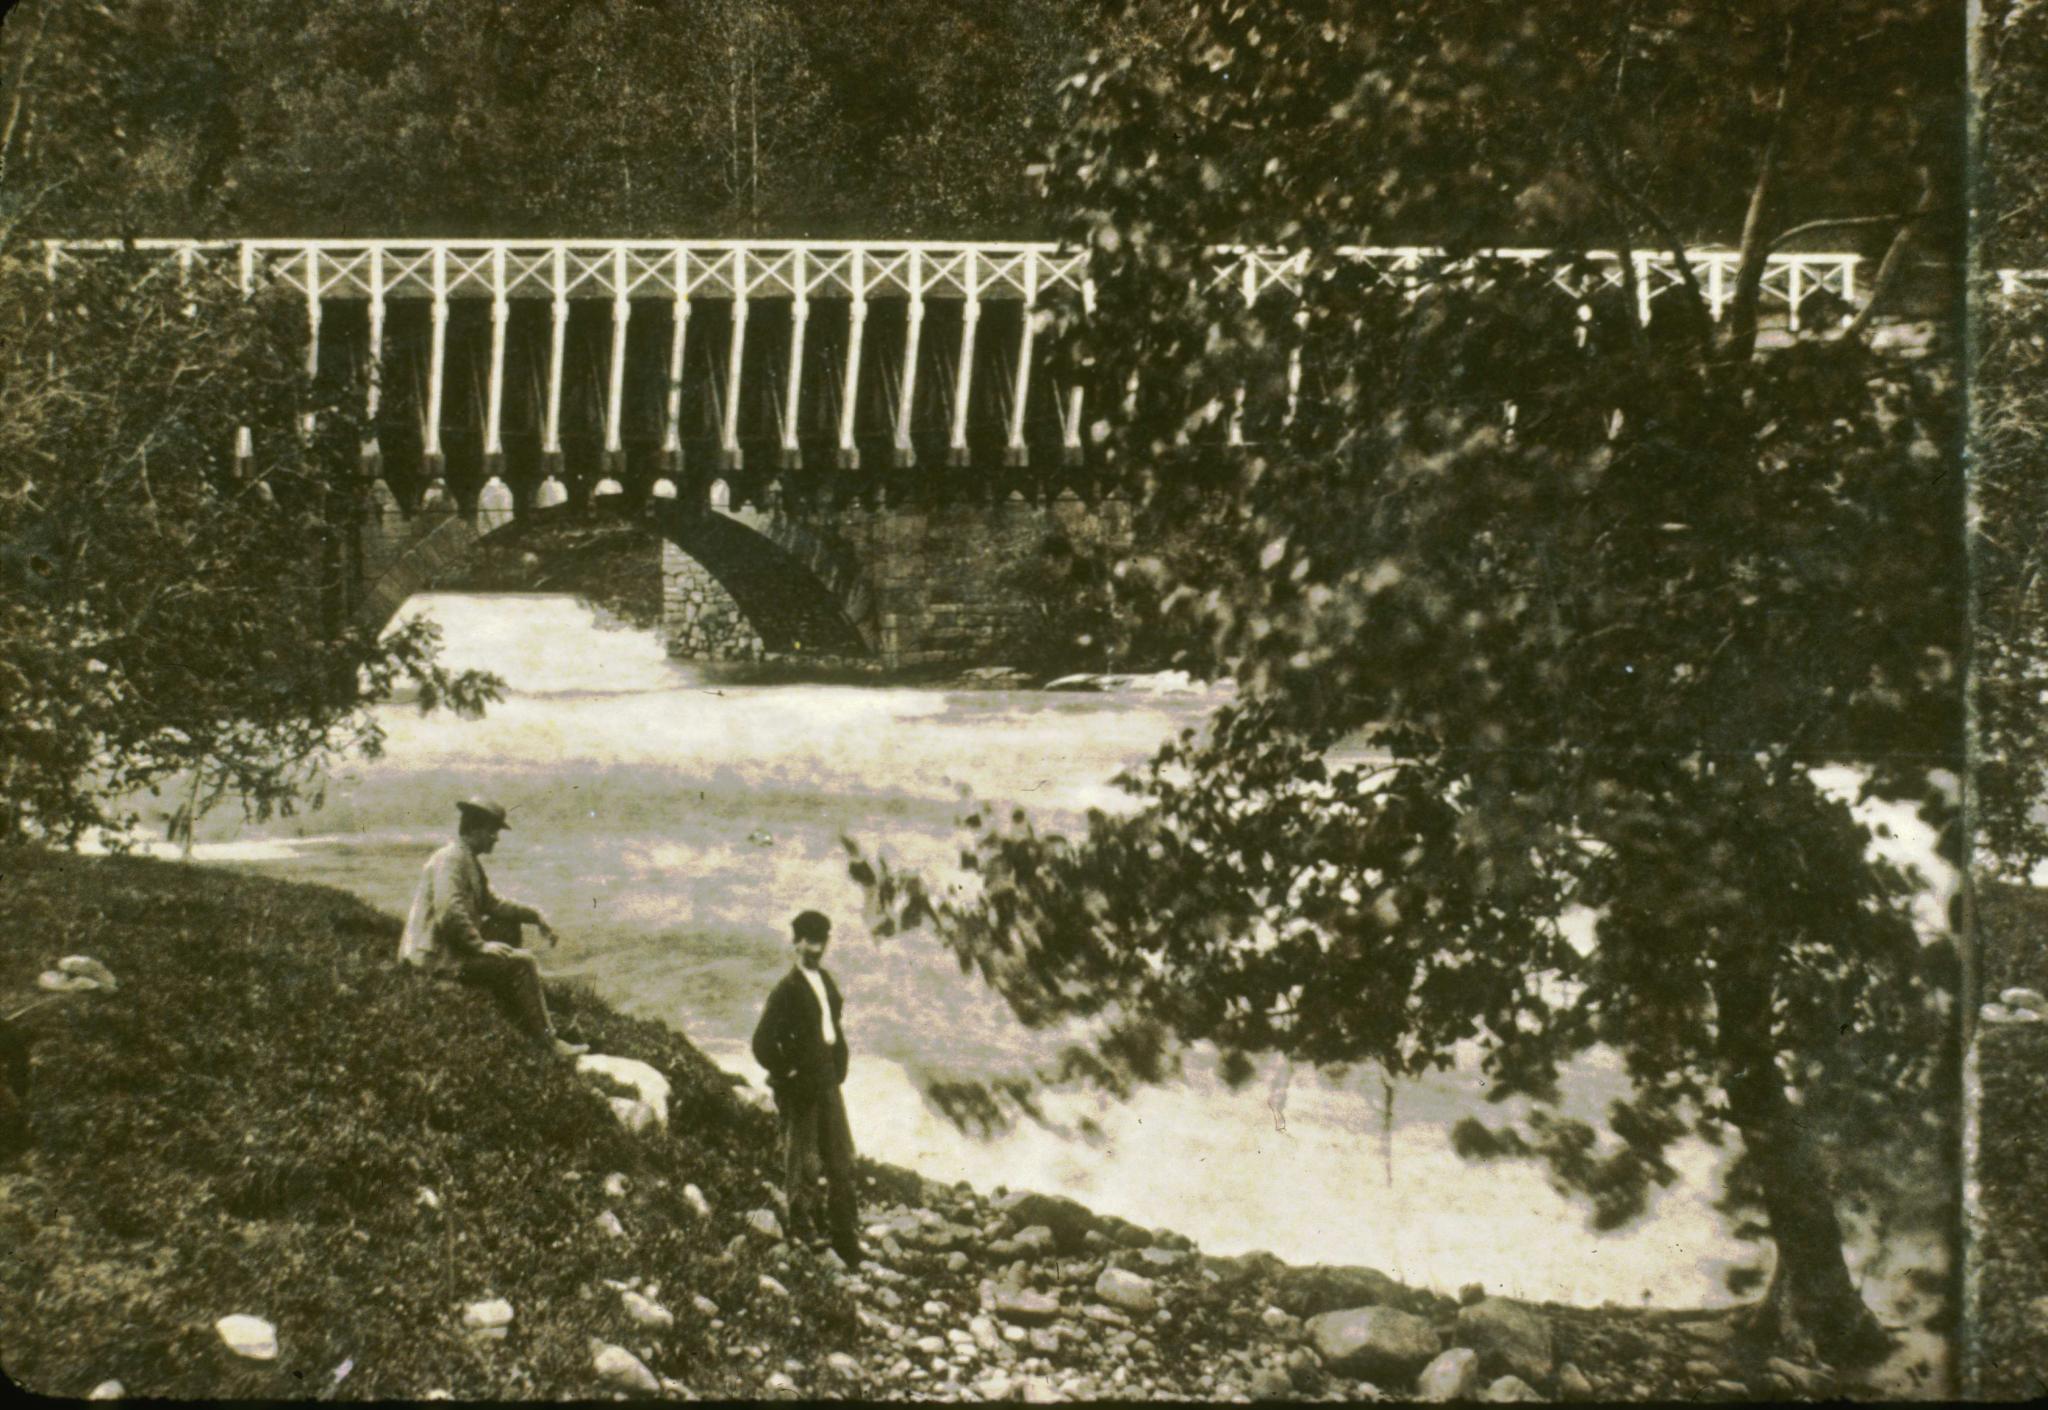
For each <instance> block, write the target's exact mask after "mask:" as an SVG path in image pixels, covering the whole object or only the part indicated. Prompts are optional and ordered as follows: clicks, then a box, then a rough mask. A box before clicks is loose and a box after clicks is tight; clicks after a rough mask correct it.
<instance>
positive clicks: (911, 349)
mask: <svg viewBox="0 0 2048 1410" xmlns="http://www.w3.org/2000/svg"><path fill="white" fill-rule="evenodd" d="M923 331H924V259H923V256H922V253H921V252H920V251H917V250H912V251H911V252H910V306H909V308H907V309H906V310H905V314H904V325H903V399H902V400H901V401H900V402H898V403H897V405H896V437H895V444H894V446H893V447H892V448H891V449H892V454H891V455H890V459H891V460H893V461H895V462H896V464H897V465H898V466H899V467H908V466H912V465H915V464H917V447H916V446H915V445H914V444H912V442H911V439H910V413H911V409H912V408H913V407H914V406H915V405H916V404H917V344H918V336H919V334H921V333H922V332H923Z"/></svg>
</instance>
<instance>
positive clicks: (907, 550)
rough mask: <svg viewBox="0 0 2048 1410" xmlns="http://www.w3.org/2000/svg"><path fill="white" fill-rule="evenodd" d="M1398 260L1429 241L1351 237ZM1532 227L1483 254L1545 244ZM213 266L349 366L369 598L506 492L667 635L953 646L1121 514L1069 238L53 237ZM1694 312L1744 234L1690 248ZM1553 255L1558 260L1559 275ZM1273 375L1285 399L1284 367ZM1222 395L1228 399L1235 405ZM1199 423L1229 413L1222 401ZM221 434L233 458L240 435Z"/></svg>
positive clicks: (1619, 265)
mask: <svg viewBox="0 0 2048 1410" xmlns="http://www.w3.org/2000/svg"><path fill="white" fill-rule="evenodd" d="M1339 253H1340V257H1342V258H1346V259H1352V260H1357V261H1361V262H1364V263H1365V264H1367V265H1369V266H1370V267H1372V268H1373V269H1374V270H1375V272H1376V273H1378V274H1379V275H1380V276H1381V277H1383V278H1385V279H1387V280H1389V281H1390V282H1394V283H1397V284H1400V283H1404V282H1405V283H1412V282H1413V280H1414V277H1415V276H1416V275H1417V274H1418V273H1419V272H1421V271H1423V270H1425V269H1426V268H1429V267H1431V266H1432V264H1433V263H1440V261H1441V258H1442V256H1441V252H1438V251H1433V250H1429V249H1426V248H1409V247H1404V248H1386V249H1354V250H1345V251H1341V252H1339ZM1548 253H1549V252H1547V251H1543V250H1503V251H1497V252H1495V254H1496V256H1497V257H1502V258H1510V259H1518V260H1523V261H1528V262H1536V261H1540V260H1543V259H1544V258H1546V257H1547V255H1548ZM46 255H47V260H48V265H49V270H50V272H51V274H52V276H53V277H57V276H58V275H59V273H60V271H61V269H62V267H63V265H64V263H65V262H66V261H70V260H80V259H90V258H95V257H102V256H107V255H119V256H122V257H133V256H136V255H140V256H143V257H146V258H152V259H160V260H163V261H167V262H172V263H174V264H175V265H176V266H177V267H178V268H179V269H180V270H181V271H186V272H189V271H192V270H195V269H198V268H200V267H209V268H214V269H226V270H231V271H232V272H233V273H234V275H235V276H236V277H237V278H239V280H240V282H241V286H242V288H243V290H244V291H245V292H253V291H254V289H255V288H256V287H257V285H258V283H259V282H263V283H278V284H282V285H283V286H285V287H287V288H288V289H290V290H292V291H293V292H294V293H296V294H297V295H298V296H300V297H302V298H303V299H304V301H305V308H306V319H307V330H308V333H307V341H306V362H307V367H308V369H309V371H311V372H313V373H314V374H315V375H319V374H320V373H322V372H336V371H342V370H349V371H353V372H355V373H356V374H358V376H359V377H360V380H361V382H362V385H363V386H364V388H365V389H366V390H365V396H366V405H365V408H364V409H365V411H366V413H367V418H366V420H367V424H368V425H369V427H370V433H369V437H368V439H367V440H366V442H365V444H364V447H363V458H364V464H365V469H366V471H367V472H368V483H369V485H370V495H371V500H372V503H371V505H370V508H369V511H368V514H367V519H366V522H365V523H364V524H363V525H362V526H361V533H360V536H359V537H360V543H359V544H358V548H359V550H360V551H359V552H358V553H357V554H355V555H354V561H355V562H356V564H357V567H358V576H359V579H360V582H359V587H360V594H359V597H360V604H361V610H362V612H363V613H364V614H365V615H368V616H375V617H380V619H381V618H382V617H388V615H389V614H390V613H391V612H392V611H395V610H396V608H397V606H398V604H399V603H400V602H402V601H403V600H404V597H405V596H406V595H409V594H410V593H411V592H412V591H414V590H417V589H418V588H420V587H423V586H427V585H430V584H432V583H433V582H434V581H436V580H437V579H440V578H443V577H446V576H448V575H449V574H451V573H452V572H454V571H455V570H456V569H457V568H458V567H459V566H460V565H461V564H462V563H463V562H464V561H465V560H466V558H467V557H468V556H469V555H470V554H472V553H473V552H474V549H475V545H476V544H477V542H478V541H479V540H480V538H482V537H484V536H487V535H489V534H491V533H492V532H494V531H496V530H498V529H500V528H502V527H504V526H505V525H507V524H509V523H510V522H512V521H513V519H514V518H515V516H517V517H525V516H529V515H535V514H541V515H545V514H547V513H549V512H550V511H552V510H555V509H556V508H558V507H560V506H565V505H571V504H577V505H601V504H607V503H609V504H611V505H614V506H616V507H619V508H623V509H630V510H634V511H636V512H639V513H642V514H645V515H646V516H648V518H649V520H650V521H651V523H652V524H653V526H654V527H655V528H656V529H657V530H658V531H659V532H660V533H661V535H662V537H663V540H664V544H665V547H664V550H663V554H664V557H663V565H662V572H663V584H664V602H665V612H666V616H667V625H668V628H669V634H670V638H671V642H672V644H673V649H674V650H676V651H677V653H678V654H684V655H691V656H706V657H747V656H759V655H763V654H779V653H799V652H819V653H825V654H830V655H835V656H851V655H859V656H870V657H876V658H879V659H880V660H881V661H882V662H883V663H885V664H888V665H892V666H893V665H906V664H917V663H924V662H933V661H943V660H963V659H968V658H971V657H973V656H974V655H976V654H977V653H978V652H981V651H984V650H986V649H987V648H988V647H989V646H990V645H992V644H993V643H994V642H995V641H997V640H999V639H1000V638H1001V637H1002V636H1003V635H1004V633H1005V631H1006V629H1007V627H1008V625H1009V623H1010V622H1011V620H1012V619H1013V618H1014V617H1015V616H1016V615H1017V613H1018V612H1019V610H1020V604H1018V603H1016V602H1014V601H1010V600H1009V598H1008V589H1007V588H1006V582H1007V578H1008V574H1009V570H1010V569H1012V568H1014V567H1015V566H1017V565H1019V564H1020V563H1022V562H1023V561H1024V559H1026V558H1027V557H1029V556H1030V555H1031V554H1033V553H1034V552H1036V550H1037V549H1038V547H1039V546H1040V545H1041V544H1042V543H1043V542H1044V541H1045V540H1046V539H1047V538H1048V537H1050V536H1052V535H1054V534H1057V535H1060V536H1062V537H1064V538H1066V539H1067V540H1069V541H1070V542H1072V543H1074V544H1076V545H1077V546H1080V547H1085V548H1096V549H1104V550H1110V551H1117V550H1121V549H1123V548H1126V547H1128V546H1129V545H1130V541H1131V519H1132V516H1131V511H1130V506H1128V505H1127V504H1124V503H1122V502H1120V501H1118V500H1115V499H1104V498H1101V497H1099V496H1098V495H1097V494H1096V493H1095V487H1094V485H1093V483H1092V479H1091V475H1090V472H1089V466H1088V456H1087V447H1086V442H1085V438H1084V436H1083V421H1082V417H1083V405H1082V401H1083V398H1082V391H1081V389H1080V388H1079V387H1076V386H1067V385H1059V384H1058V383H1057V381H1056V374H1055V369H1054V367H1053V366H1052V365H1051V363H1050V362H1049V360H1048V359H1047V357H1046V356H1045V349H1044V347H1043V345H1042V343H1041V342H1040V339H1039V334H1040V332H1041V330H1042V328H1043V325H1044V320H1045V318H1046V317H1047V314H1046V313H1045V312H1044V308H1043V304H1044V302H1045V301H1046V300H1047V299H1048V298H1050V297H1055V296H1059V295H1061V294H1063V293H1064V294H1066V295H1069V296H1073V297H1079V298H1081V299H1082V300H1083V301H1084V303H1086V302H1088V301H1090V296H1091V294H1092V290H1091V289H1090V288H1089V286H1088V282H1087V279H1086V277H1085V267H1086V256H1085V254H1084V253H1083V252H1080V251H1076V250H1071V249H1063V248H1060V247H1057V246H1053V245H1044V244H1029V243H1001V242H987V243H949V242H861V241H854V242H821V241H673V240H490V239H478V240H225V241H191V240H142V241H129V242H116V241H89V240H74V241H51V242H48V244H47V245H46ZM1689 259H1690V262H1691V265H1692V269H1693V272H1694V275H1695V277H1696V278H1697V279H1698V280H1699V283H1700V285H1701V287H1702V289H1703V292H1704V293H1705V295H1706V297H1707V301H1708V304H1709V307H1710V311H1711V312H1712V313H1713V314H1714V315H1715V316H1717V317H1718V316H1719V315H1720V314H1721V312H1722V311H1723V309H1724V308H1725V307H1726V305H1727V302H1728V300H1729V298H1730V297H1731V296H1732V292H1733V283H1734V271H1735V267H1736V263H1737V256H1736V255H1735V253H1734V252H1731V251H1721V250H1707V251H1696V252H1693V253H1692V254H1691V255H1690V256H1689ZM1858 264H1859V261H1858V257H1856V256H1854V255H1847V254H1804V253H1801V254H1780V255H1775V256H1773V257H1772V258H1771V261H1770V263H1769V266H1768V269H1767V273H1766V276H1765V280H1764V288H1763V302H1764V310H1765V314H1766V316H1767V318H1769V319H1770V320H1771V321H1772V323H1773V324H1774V325H1775V327H1776V328H1777V329H1778V330H1780V333H1781V335H1782V334H1792V335H1796V334H1797V333H1798V332H1800V331H1801V329H1802V327H1803V326H1813V325H1815V324H1832V323H1833V322H1834V321H1835V320H1836V319H1837V318H1838V317H1842V316H1845V315H1846V314H1848V313H1850V312H1852V311H1853V310H1854V308H1855V306H1856V304H1857V301H1858V285H1857V270H1858ZM1580 268H1581V269H1582V270H1583V271H1584V272H1583V273H1581V274H1579V275H1576V276H1570V277H1569V278H1568V277H1567V276H1565V275H1563V274H1559V275H1557V276H1554V277H1555V278H1556V279H1557V280H1558V282H1559V288H1560V290H1561V292H1562V293H1563V294H1564V295H1566V296H1569V297H1571V298H1573V299H1574V300H1577V301H1583V300H1584V299H1586V298H1588V297H1591V296H1592V294H1593V293H1594V292H1595V291H1597V290H1600V289H1607V290H1618V289H1629V290H1633V292H1634V297H1635V298H1636V300H1637V303H1638V309H1637V312H1638V315H1639V316H1640V317H1642V318H1644V319H1645V320H1647V319H1648V318H1649V316H1650V313H1651V310H1652V306H1653V304H1654V302H1655V301H1656V300H1657V299H1658V298H1660V297H1663V296H1664V295H1666V294H1667V293H1668V292H1669V291H1670V290H1671V289H1673V288H1677V287H1680V286H1681V284H1682V283H1683V275H1682V273H1681V271H1680V270H1679V269H1678V268H1677V266H1676V265H1675V263H1674V262H1673V261H1672V260H1671V259H1670V257H1669V256H1667V255H1662V254H1659V253H1656V252H1652V251H1637V252H1633V253H1632V254H1630V255H1629V256H1627V257H1625V258H1624V257H1620V256H1614V255H1599V254H1595V255H1593V256H1591V257H1590V258H1589V259H1588V260H1587V261H1585V262H1584V263H1583V264H1582V265H1581V266H1580ZM1305 271H1306V256H1305V254H1302V253H1294V254H1286V253H1269V252H1260V251H1251V250H1218V251H1217V252H1215V269H1214V277H1215V283H1216V285H1217V286H1218V287H1219V289H1220V290H1222V291H1224V292H1225V293H1226V294H1236V295H1241V296H1242V297H1243V298H1245V299H1246V300H1248V301H1249V300H1256V299H1258V298H1260V297H1262V296H1264V295H1267V294H1269V293H1271V292H1273V291H1276V290H1278V291H1283V292H1285V293H1287V294H1289V295H1298V294H1299V292H1300V289H1301V286H1302V281H1303V277H1304V274H1305ZM1573 279H1575V280H1576V281H1577V282H1570V281H1571V280H1573ZM1299 384H1300V383H1299V368H1298V364H1297V366H1296V368H1295V369H1294V371H1293V373H1292V374H1291V376H1290V381H1289V386H1290V390H1289V403H1290V407H1289V410H1290V414H1291V408H1292V402H1293V399H1294V396H1295V391H1296V389H1297V388H1298V387H1299ZM1241 402H1242V398H1240V404H1241ZM1219 421H1220V422H1221V423H1222V425H1223V426H1224V428H1225V429H1223V430H1222V431H1221V432H1220V433H1219V437H1220V438H1221V439H1225V440H1229V441H1235V440H1237V439H1240V437H1239V431H1238V426H1239V416H1238V415H1236V414H1232V415H1230V416H1228V417H1219ZM249 449H250V447H249V442H248V432H246V431H244V432H243V433H241V436H240V439H239V441H238V445H237V453H238V454H239V455H246V454H247V453H248V451H249Z"/></svg>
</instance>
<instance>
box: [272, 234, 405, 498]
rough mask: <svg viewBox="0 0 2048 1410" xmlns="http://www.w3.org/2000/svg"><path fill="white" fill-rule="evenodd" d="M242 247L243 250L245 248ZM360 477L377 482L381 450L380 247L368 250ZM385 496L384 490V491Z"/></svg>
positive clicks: (382, 349) (382, 376)
mask: <svg viewBox="0 0 2048 1410" xmlns="http://www.w3.org/2000/svg"><path fill="white" fill-rule="evenodd" d="M244 248H247V247H246V246H245V247H244ZM363 381H364V390H363V452H362V456H363V474H365V475H367V476H368V477H369V478H370V479H371V480H373V481H374V480H378V479H380V478H381V477H382V475H383V473H384V450H383V447H382V446H381V445H380V444H379V442H378V440H377V402H378V399H379V396H380V395H381V393H382V391H383V388H384V247H383V246H382V245H372V246H371V247H370V339H369V348H368V350H367V352H366V355H365V364H364V368H363ZM387 493H388V491H387Z"/></svg>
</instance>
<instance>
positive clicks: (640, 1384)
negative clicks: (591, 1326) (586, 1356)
mask: <svg viewBox="0 0 2048 1410" xmlns="http://www.w3.org/2000/svg"><path fill="white" fill-rule="evenodd" d="M591 1367H592V1369H593V1370H595V1371H596V1372H597V1375H598V1379H599V1380H602V1381H604V1382H606V1383H607V1384H610V1385H615V1386H618V1387H619V1388H620V1389H622V1390H637V1391H640V1392H642V1393H643V1394H646V1395H658V1394H659V1393H660V1392H661V1382H660V1381H659V1380H657V1379H655V1375H654V1372H652V1371H650V1370H648V1369H647V1366H646V1363H644V1362H643V1361H641V1359H640V1358H639V1357H637V1356H635V1355H634V1354H633V1353H632V1352H630V1351H628V1350H626V1348H624V1347H623V1346H612V1345H609V1344H600V1345H599V1346H598V1348H597V1350H596V1352H595V1354H594V1355H593V1356H592V1357H591Z"/></svg>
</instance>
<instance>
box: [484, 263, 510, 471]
mask: <svg viewBox="0 0 2048 1410" xmlns="http://www.w3.org/2000/svg"><path fill="white" fill-rule="evenodd" d="M511 316H512V305H511V304H510V303H509V302H507V300H506V298H505V247H504V246H503V245H499V246H497V247H496V248H495V249H493V250H492V251H491V372H490V382H489V385H488V389H487V391H486V394H485V397H484V474H485V476H486V477H487V478H489V479H492V480H496V479H498V478H499V477H500V476H501V475H502V474H503V473H504V471H505V445H504V440H503V435H502V432H503V426H504V418H505V326H506V324H507V322H509V321H510V319H511Z"/></svg>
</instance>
